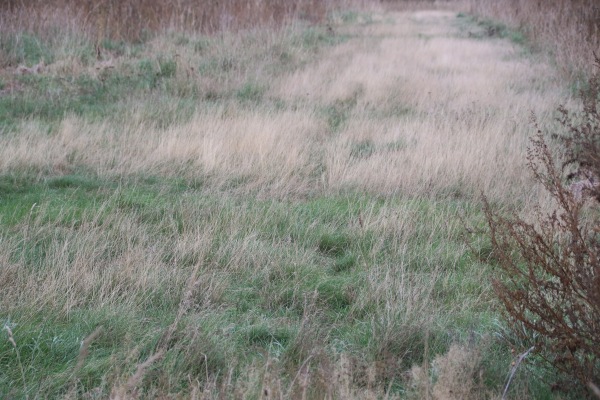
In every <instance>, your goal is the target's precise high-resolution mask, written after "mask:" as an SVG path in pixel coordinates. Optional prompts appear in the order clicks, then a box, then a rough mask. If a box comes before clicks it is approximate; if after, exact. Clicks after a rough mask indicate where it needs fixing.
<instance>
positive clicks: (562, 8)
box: [469, 0, 600, 81]
mask: <svg viewBox="0 0 600 400" xmlns="http://www.w3.org/2000/svg"><path fill="white" fill-rule="evenodd" d="M469 7H470V11H471V13H472V14H475V15H477V16H478V17H479V18H481V19H482V20H483V21H489V20H490V19H493V20H495V21H500V22H496V23H495V24H496V25H497V26H499V27H505V26H508V27H510V29H506V30H502V31H505V32H507V34H508V35H509V36H510V37H511V38H512V39H513V40H515V41H517V42H519V43H522V42H525V41H526V42H527V43H529V45H530V46H531V47H534V48H536V49H538V50H539V49H542V50H544V52H546V53H551V54H552V56H551V59H552V60H553V62H554V63H556V65H557V67H558V68H559V70H560V71H561V72H562V73H563V74H564V76H566V77H567V78H568V80H575V79H577V78H578V76H579V75H580V74H583V75H584V76H585V77H586V78H585V79H584V81H585V80H587V79H589V77H590V74H591V73H592V71H593V65H594V55H593V52H594V51H596V49H597V48H598V43H599V37H600V35H598V24H597V21H598V8H597V6H596V3H595V2H594V1H591V0H590V1H587V0H586V1H580V2H576V3H573V2H570V1H566V0H552V1H549V2H548V3H547V4H546V6H545V7H543V8H540V7H539V5H538V3H536V2H535V1H532V0H519V1H514V2H511V4H510V5H509V6H507V7H503V6H499V4H498V3H497V2H494V1H472V2H470V4H469ZM549 21H552V23H548V22H549ZM483 23H484V24H486V25H488V26H489V22H483Z"/></svg>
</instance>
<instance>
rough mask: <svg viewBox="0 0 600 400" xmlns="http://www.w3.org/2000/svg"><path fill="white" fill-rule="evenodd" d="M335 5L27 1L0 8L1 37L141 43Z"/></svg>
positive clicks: (238, 0) (316, 13) (280, 19)
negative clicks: (70, 33)
mask: <svg viewBox="0 0 600 400" xmlns="http://www.w3.org/2000/svg"><path fill="white" fill-rule="evenodd" d="M340 3H341V2H340V1H335V0H326V1H316V0H297V1H283V0H260V1H249V0H226V1H219V2H217V1H214V2H213V1H191V0H174V1H173V0H172V1H169V0H162V1H154V0H127V1H115V0H99V1H91V0H88V1H74V0H52V1H42V0H26V1H12V0H9V1H5V2H2V4H1V5H0V12H1V15H2V17H1V21H0V26H1V29H2V31H4V32H6V31H7V30H9V29H13V30H16V31H20V30H27V31H29V32H36V33H41V31H45V32H49V30H51V29H55V28H59V27H60V28H64V26H65V23H67V24H68V25H75V26H77V27H78V28H79V29H81V30H82V32H84V33H85V34H87V35H89V36H90V37H93V38H95V39H96V40H104V39H111V40H130V41H136V40H141V39H143V38H144V36H145V35H146V36H147V35H149V34H151V33H154V32H164V31H167V30H176V31H179V32H182V31H188V32H200V33H211V32H216V31H222V30H236V29H243V28H251V27H256V26H265V25H273V26H275V25H281V24H282V23H284V22H285V21H290V20H292V19H297V18H303V19H308V20H310V21H313V22H318V21H322V20H323V19H324V18H325V15H326V13H327V11H328V10H329V9H330V8H331V7H332V6H333V5H335V4H340Z"/></svg>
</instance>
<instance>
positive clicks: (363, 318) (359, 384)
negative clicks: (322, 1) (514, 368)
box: [0, 2, 566, 399]
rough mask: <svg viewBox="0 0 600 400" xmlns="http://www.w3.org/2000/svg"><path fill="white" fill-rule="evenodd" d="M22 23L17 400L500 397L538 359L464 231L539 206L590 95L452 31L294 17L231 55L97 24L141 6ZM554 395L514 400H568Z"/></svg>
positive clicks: (357, 12) (7, 165)
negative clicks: (516, 373) (532, 156)
mask: <svg viewBox="0 0 600 400" xmlns="http://www.w3.org/2000/svg"><path fill="white" fill-rule="evenodd" d="M19 4H25V6H24V7H25V8H23V9H22V10H29V9H28V8H27V7H32V8H31V11H32V13H31V14H26V13H25V12H24V11H23V13H22V14H20V16H19V14H18V13H19V12H21V11H19V10H21V9H20V8H19V7H17V6H15V5H14V4H13V5H12V6H11V7H10V10H8V11H6V14H4V13H3V14H2V15H3V17H2V24H3V25H2V29H4V30H3V32H7V33H8V34H7V35H6V36H4V35H3V36H2V40H4V39H5V38H6V40H5V41H3V42H2V43H0V44H1V47H0V50H1V52H0V54H1V55H2V57H3V66H4V69H3V70H2V72H1V74H0V79H2V81H1V83H2V85H3V89H0V90H2V92H1V94H0V115H1V116H2V118H1V119H0V129H1V131H2V134H1V135H0V242H1V243H2V246H0V264H1V265H2V268H1V269H0V310H1V312H0V321H2V323H3V325H4V326H5V327H7V329H4V330H3V331H2V332H3V336H0V364H1V366H2V367H3V368H0V397H1V396H4V397H9V398H10V397H19V396H21V397H26V396H30V397H35V396H38V397H60V396H64V397H71V398H78V397H79V398H81V397H87V398H105V397H110V396H112V397H113V398H131V397H136V396H137V397H148V398H152V397H161V396H163V397H164V396H172V397H176V396H180V397H192V398H223V397H232V398H258V397H265V398H298V399H307V398H357V399H358V398H361V399H362V398H420V397H427V396H431V397H433V398H439V399H444V398H452V396H453V393H454V397H455V398H458V397H460V398H481V397H484V396H487V395H488V394H489V393H493V392H497V389H498V387H499V386H500V385H501V384H502V381H503V378H504V375H505V373H506V368H507V367H508V365H509V364H510V347H509V346H510V345H512V344H513V343H514V337H512V336H510V334H505V333H504V332H505V330H504V329H503V327H502V326H501V325H500V323H498V322H497V315H496V313H495V311H494V306H495V304H496V301H495V300H494V298H493V296H492V293H491V285H490V284H489V281H488V279H487V278H488V277H489V274H490V270H489V267H488V266H487V265H485V264H483V263H481V262H480V261H479V259H480V257H485V256H486V255H489V251H490V250H489V244H486V243H485V242H482V243H480V244H479V247H478V248H477V252H478V253H480V254H472V252H471V250H469V249H468V247H467V246H466V245H465V244H464V242H463V238H462V236H461V232H462V229H463V225H462V223H461V222H460V218H459V216H461V215H465V214H466V216H467V217H466V218H467V219H468V221H469V223H471V224H473V225H475V226H477V225H482V224H483V223H484V216H483V214H482V213H481V212H479V211H477V210H478V208H477V205H476V200H475V199H476V197H477V196H478V194H479V192H480V191H481V190H484V191H485V192H486V193H487V194H488V195H489V198H490V200H491V201H492V202H494V203H495V204H499V205H502V206H506V207H511V206H512V207H514V206H515V205H525V206H526V205H527V204H528V203H529V202H530V199H531V198H536V197H537V196H538V195H539V192H540V191H539V189H538V188H537V187H534V186H532V179H531V178H530V177H529V176H528V175H527V174H526V173H525V172H524V168H523V165H524V164H525V161H524V160H523V157H522V155H523V151H524V149H525V145H526V143H527V136H528V132H529V109H530V108H534V110H535V112H536V114H537V115H538V116H539V118H540V121H541V123H542V124H551V123H552V122H551V121H552V110H554V109H555V106H556V104H558V103H559V102H560V101H561V100H563V99H564V95H565V93H566V89H565V88H564V84H563V83H562V82H561V81H560V79H559V78H558V74H557V72H556V71H555V70H554V69H553V68H552V67H551V66H549V65H547V64H544V63H542V62H538V60H537V59H533V58H530V57H524V56H523V53H522V51H521V50H520V49H519V48H517V47H516V46H515V44H514V43H509V42H508V41H506V42H504V41H497V40H494V41H486V40H481V39H480V38H476V37H471V36H470V35H469V34H468V30H469V29H475V28H476V26H475V25H474V24H473V22H472V20H470V19H469V18H466V17H457V14H456V13H454V12H441V11H423V12H410V13H382V12H373V11H372V12H365V11H364V9H354V10H350V11H338V12H332V13H330V14H328V15H327V25H323V24H314V23H313V22H311V21H307V18H304V17H303V14H302V11H301V9H302V7H308V8H309V9H311V10H312V9H313V8H312V7H313V6H311V4H314V7H315V8H314V10H317V11H315V13H316V14H315V15H319V12H318V10H319V9H320V8H319V7H321V6H317V5H316V4H317V3H312V2H306V3H294V5H292V4H291V3H290V4H288V3H283V2H282V3H277V4H282V5H284V4H285V5H286V6H285V7H288V8H286V10H289V13H291V14H289V15H290V16H292V15H294V16H295V17H296V18H299V19H295V20H294V21H293V23H290V24H284V25H283V26H279V27H276V28H275V27H274V26H273V25H276V24H277V23H279V21H280V20H277V19H276V18H275V17H273V16H270V15H271V14H272V13H274V12H275V11H274V10H272V9H268V10H267V8H265V11H264V12H265V13H267V14H265V15H266V16H265V17H260V16H259V17H257V18H258V19H257V21H263V22H264V21H267V20H268V21H270V22H269V23H268V24H267V25H269V26H267V27H264V26H263V27H261V26H255V27H254V28H253V29H250V30H244V31H243V32H241V33H240V32H239V31H238V32H236V31H235V29H234V31H228V30H222V31H219V32H218V34H213V35H209V34H205V33H202V32H198V31H197V29H200V30H203V29H204V28H202V26H199V27H191V28H189V29H190V30H193V32H191V31H187V30H188V25H185V24H187V22H185V21H186V20H185V18H184V19H182V20H181V19H180V21H183V22H177V21H179V20H177V19H176V18H175V17H177V16H178V15H181V14H177V13H175V11H173V14H170V11H169V10H167V12H166V14H165V15H166V16H165V20H164V21H162V22H160V24H159V26H151V25H146V26H138V28H139V31H136V32H142V31H143V30H144V29H147V28H152V29H157V30H156V31H154V32H153V33H151V34H150V35H148V36H147V37H146V36H144V35H145V34H144V35H142V36H136V35H137V33H127V34H126V28H127V25H128V24H129V22H130V23H131V25H132V27H135V26H136V22H135V21H136V20H135V19H131V20H130V21H129V22H127V20H124V21H125V22H122V23H118V24H117V23H116V22H115V26H112V25H111V26H109V25H108V24H106V25H102V24H104V23H103V22H102V21H105V20H104V19H102V18H100V19H98V20H99V21H100V22H101V24H100V25H101V26H104V28H102V29H105V30H104V31H102V30H99V28H98V27H97V26H96V25H94V23H95V22H91V21H95V20H94V19H93V18H97V17H89V18H87V16H89V15H96V14H93V13H96V12H101V8H102V9H103V10H104V11H102V12H105V13H107V14H106V15H108V17H107V18H109V19H110V20H112V19H118V16H117V15H116V14H115V13H116V12H117V11H118V10H120V7H121V5H120V3H116V2H114V3H97V5H98V9H92V8H85V7H92V5H91V4H88V3H82V5H81V8H76V7H75V8H73V10H72V13H73V14H60V13H58V12H55V13H54V14H52V13H51V12H50V13H47V14H45V15H47V17H44V16H43V15H44V14H42V13H41V12H40V13H39V14H36V13H35V10H37V9H38V7H39V9H40V10H43V9H45V8H44V7H45V5H42V4H41V3H27V2H25V3H19ZM57 4H58V5H60V4H63V5H66V4H70V3H66V2H65V3H53V4H52V5H53V7H54V6H55V5H57ZM123 4H130V3H123ZM131 4H134V3H131ZM140 4H146V3H140ZM148 4H149V5H148V7H150V8H149V10H151V9H152V8H151V7H153V6H152V5H150V3H148ZM153 4H154V3H153ZM156 4H158V5H161V4H162V5H163V6H164V4H163V3H160V2H157V3H156ZM165 4H166V3H165ZM169 4H172V5H173V10H177V7H178V4H180V5H181V6H182V7H183V6H184V5H186V4H187V3H183V2H182V3H169ZM190 4H191V3H190ZM202 4H216V3H209V2H205V3H202ZM219 4H221V5H222V6H223V7H234V5H235V4H250V3H233V2H232V3H229V2H223V3H221V2H220V3H219ZM252 4H254V5H259V6H260V5H261V4H262V5H264V6H265V7H266V5H269V4H271V5H272V4H275V3H270V2H264V3H263V2H253V3H252ZM328 4H333V3H328ZM427 6H429V3H428V4H427ZM57 7H58V6H57ZM110 7H113V9H112V10H111V8H110ZM157 7H158V6H157ZM257 7H258V6H257ZM294 7H295V8H294ZM411 7H412V5H411ZM53 10H55V11H56V10H58V8H53ZM85 10H88V11H85ZM231 10H233V8H231ZM257 10H258V9H257ZM371 10H379V11H381V9H380V8H379V5H376V6H374V7H373V8H372V9H371ZM91 11H93V13H92V14H89V12H91ZM255 11H256V10H255ZM255 11H252V12H255ZM85 12H88V14H85ZM149 12H150V11H149ZM206 12H207V13H208V11H206ZM231 12H232V13H233V11H231ZM239 12H240V13H241V14H240V15H242V14H244V13H245V11H239ZM248 12H249V13H250V14H249V15H252V12H250V11H248ZM256 12H258V11H256ZM286 12H287V11H286ZM11 13H13V14H11ZM77 13H79V14H77ZM123 13H124V14H123V18H129V17H127V16H128V15H129V14H127V10H124V11H123ZM27 15H29V18H28V17H27ZM211 15H215V17H214V18H216V19H214V18H213V21H216V22H215V24H217V23H219V24H220V23H221V22H220V21H221V20H220V18H221V16H223V15H226V13H225V11H223V10H220V11H218V12H217V11H215V13H214V14H211ZM232 15H233V14H232ZM244 15H245V14H244ZM9 16H10V18H9ZM13 17H14V18H13ZM84 17H85V18H84ZM44 18H46V20H44ZM61 18H64V20H61ZM86 18H87V19H86ZM131 18H134V16H132V17H131ZM244 18H246V17H244V16H243V15H242V16H241V17H240V20H239V25H235V24H234V22H231V20H228V21H230V22H228V23H230V25H227V24H225V25H215V26H214V27H210V29H209V28H206V29H207V31H211V32H212V29H222V28H224V27H229V28H236V26H238V27H246V26H249V25H245V23H246V22H244V21H249V19H248V20H245V19H244ZM261 18H264V19H261ZM311 18H312V17H310V18H308V19H311ZM35 21H39V23H36V22H35ZM44 21H46V22H44ZM61 21H62V22H61ZM149 21H150V22H152V21H153V20H152V18H149ZM58 22H61V25H60V26H61V28H60V29H58V28H56V27H57V26H58V25H56V24H57V23H58ZM150 22H148V23H150ZM225 22H227V21H225ZM178 23H181V25H177V24H178ZM236 23H237V22H236ZM248 23H250V22H248ZM261 23H262V22H261ZM271 23H272V24H271ZM119 27H120V28H119ZM192 28H193V29H192ZM53 29H54V32H55V33H56V35H50V34H49V32H52V30H53ZM119 30H120V31H119ZM132 32H133V31H132ZM213 33H214V32H213ZM11 35H12V36H11ZM113 35H114V36H113ZM140 35H141V33H140ZM98 39H101V40H100V42H101V43H98ZM120 39H127V40H120ZM98 49H100V58H101V59H100V60H99V59H98V54H97V50H98ZM41 61H44V64H43V65H42V66H41V67H40V68H41V69H40V71H38V72H37V73H31V74H27V75H22V74H19V72H18V71H19V69H18V68H15V67H16V66H17V65H19V64H28V65H30V64H38V63H40V62H41ZM99 327H102V328H101V329H99ZM9 330H10V335H9V334H8V332H9ZM17 366H20V368H15V367H17ZM5 367H6V368H5ZM543 373H544V371H541V372H540V371H531V375H528V376H525V377H523V378H522V379H520V378H519V377H516V378H515V384H514V388H515V390H521V391H522V392H523V393H524V395H523V397H526V396H527V395H531V394H532V393H533V395H536V394H539V393H542V394H544V393H546V392H544V389H543V388H541V389H540V386H542V384H538V383H537V380H536V379H537V376H538V375H539V374H542V375H543ZM531 376H535V377H536V379H533V378H531Z"/></svg>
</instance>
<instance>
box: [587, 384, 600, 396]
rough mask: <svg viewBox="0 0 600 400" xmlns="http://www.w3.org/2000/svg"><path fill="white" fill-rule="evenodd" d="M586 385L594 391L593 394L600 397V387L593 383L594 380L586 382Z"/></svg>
mask: <svg viewBox="0 0 600 400" xmlns="http://www.w3.org/2000/svg"><path fill="white" fill-rule="evenodd" d="M588 387H589V388H590V390H591V391H592V393H594V395H595V396H596V397H597V398H599V399H600V388H599V387H598V386H596V385H595V384H594V382H591V381H590V382H588Z"/></svg>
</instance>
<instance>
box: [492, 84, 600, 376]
mask: <svg viewBox="0 0 600 400" xmlns="http://www.w3.org/2000/svg"><path fill="white" fill-rule="evenodd" d="M598 76H599V75H598V74H597V75H596V76H595V77H594V78H593V79H592V82H591V84H590V89H589V91H587V92H586V93H585V94H584V104H585V106H584V109H583V112H581V113H576V114H575V113H569V112H567V111H566V110H565V109H564V108H561V116H562V117H561V118H560V122H561V124H562V127H564V128H565V130H566V131H567V132H566V133H565V134H560V135H553V136H554V138H556V139H558V143H559V144H562V146H563V149H564V151H563V154H562V158H563V159H564V162H563V169H562V170H561V168H559V167H557V166H556V164H555V162H554V159H553V158H554V157H553V155H552V153H551V150H550V148H549V147H548V145H547V144H546V141H545V140H544V136H543V134H542V132H541V131H540V129H539V128H538V134H537V135H536V136H535V137H534V138H533V139H532V141H531V146H530V148H529V150H528V162H529V167H530V168H531V170H532V171H533V174H534V176H535V178H536V180H537V181H538V182H539V183H540V184H541V185H543V187H544V188H545V189H546V190H547V191H548V193H549V194H550V195H551V197H552V198H553V200H554V201H555V204H556V207H555V210H554V211H553V212H551V213H543V212H542V211H541V209H538V210H537V212H536V216H535V222H528V221H526V220H525V219H523V218H521V217H517V216H514V215H513V216H510V217H505V216H503V215H501V214H500V213H499V212H498V211H495V210H493V209H492V207H491V206H490V204H489V203H488V202H487V201H485V203H484V204H485V207H484V210H485V214H486V217H487V222H488V225H489V234H490V238H491V242H492V246H493V250H494V255H495V258H496V259H497V261H498V266H499V268H500V272H501V275H499V276H498V277H497V278H496V279H494V282H493V283H494V288H495V291H496V293H497V295H498V296H499V298H500V300H501V302H502V304H503V305H504V306H505V309H506V315H507V317H508V318H509V320H510V321H512V322H515V323H519V324H522V325H524V326H525V327H527V328H528V329H530V330H532V331H533V332H535V333H537V334H538V335H539V336H538V342H537V343H536V344H535V345H536V351H538V353H539V354H540V355H541V356H542V357H543V358H544V359H545V360H547V361H549V362H550V363H551V364H552V365H553V366H554V367H556V368H557V369H558V370H560V371H562V372H563V373H564V374H566V375H567V376H571V377H574V378H576V380H577V381H578V382H580V383H581V384H583V385H586V386H589V387H592V386H593V385H594V384H595V385H597V384H598V383H599V382H600V213H599V211H600V210H599V209H598V203H597V202H595V201H589V200H588V201H586V199H585V197H584V198H582V199H577V197H576V196H575V195H574V194H573V193H572V192H571V190H570V188H569V186H568V185H567V184H565V179H563V177H564V175H566V173H565V172H564V171H565V169H567V167H569V166H575V168H576V170H577V173H576V174H575V175H580V174H582V173H585V174H588V175H590V174H591V176H592V179H597V178H594V176H596V177H597V176H598V175H594V174H597V173H598V171H600V152H599V150H600V118H599V115H598V109H597V105H596V100H597V98H598V95H599V94H600V85H599V84H598ZM536 126H537V125H536ZM582 171H584V172H582ZM570 175H571V176H572V175H573V174H570ZM586 190H587V191H588V194H590V195H592V196H598V194H599V193H598V187H597V185H596V186H594V185H592V186H589V187H588V188H587V189H586ZM515 332H516V333H518V330H515Z"/></svg>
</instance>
